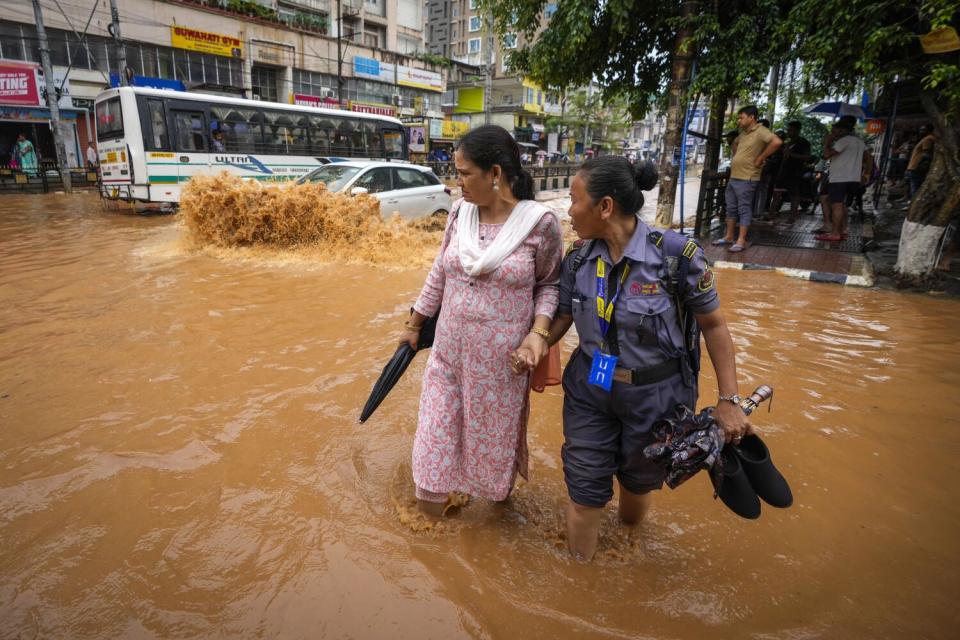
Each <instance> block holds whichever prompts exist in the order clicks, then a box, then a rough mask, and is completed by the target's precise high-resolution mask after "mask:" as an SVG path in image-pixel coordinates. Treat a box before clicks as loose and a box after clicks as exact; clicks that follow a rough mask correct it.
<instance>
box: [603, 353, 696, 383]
mask: <svg viewBox="0 0 960 640" xmlns="http://www.w3.org/2000/svg"><path fill="white" fill-rule="evenodd" d="M681 369H682V365H681V362H680V358H674V359H672V360H666V361H664V362H661V363H660V364H655V365H653V366H650V367H644V368H642V369H625V368H624V367H617V368H616V371H614V373H613V379H614V380H616V381H618V382H626V383H627V384H632V385H644V384H653V383H655V382H661V381H663V380H666V379H667V378H669V377H671V376H674V375H676V374H678V373H680V371H681Z"/></svg>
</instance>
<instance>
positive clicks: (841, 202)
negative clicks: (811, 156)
mask: <svg viewBox="0 0 960 640" xmlns="http://www.w3.org/2000/svg"><path fill="white" fill-rule="evenodd" d="M856 125H857V119H856V118H855V117H853V116H843V117H842V118H840V120H838V121H837V124H835V125H834V126H833V129H832V130H831V131H830V133H829V134H828V135H827V138H826V140H824V141H823V149H824V151H823V157H824V159H826V160H830V178H829V179H830V182H829V184H828V185H827V195H828V197H829V199H830V220H831V226H830V228H831V229H832V231H831V232H829V233H821V234H820V235H818V236H816V238H817V240H819V241H821V242H840V241H841V240H844V239H845V238H846V237H847V204H846V200H847V194H848V193H849V194H855V193H856V192H857V191H859V189H860V177H861V176H860V174H861V172H862V171H863V152H864V150H865V149H866V145H865V144H864V142H863V140H861V139H860V138H858V137H857V136H855V135H854V134H853V130H854V128H855V127H856ZM826 215H827V213H826V212H824V223H825V224H826Z"/></svg>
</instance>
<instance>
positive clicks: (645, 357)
mask: <svg viewBox="0 0 960 640" xmlns="http://www.w3.org/2000/svg"><path fill="white" fill-rule="evenodd" d="M650 231H651V229H650V227H648V226H647V225H646V224H645V223H643V222H642V221H640V219H639V218H638V219H637V229H636V231H635V232H634V234H633V237H632V238H631V239H630V242H629V243H628V244H627V246H626V248H625V249H624V252H623V258H621V260H620V262H619V263H617V264H616V265H614V269H610V265H611V260H610V254H609V253H608V251H607V245H606V243H605V242H604V241H602V240H597V241H594V243H593V246H592V248H591V250H590V252H589V253H588V254H587V257H586V258H585V259H584V260H583V262H582V263H581V264H580V267H579V269H577V271H576V272H574V271H573V267H572V263H573V258H574V256H575V255H576V251H571V252H570V253H569V254H568V256H567V257H566V258H565V259H564V261H563V264H562V266H561V268H560V303H559V305H558V307H557V314H558V315H559V314H568V315H570V314H572V315H573V320H574V323H575V324H576V327H577V333H578V334H579V336H580V349H581V350H582V351H583V352H584V353H585V354H586V355H587V357H590V356H592V355H593V353H594V351H595V350H597V349H599V348H600V345H601V338H602V336H601V334H600V326H599V322H598V320H597V260H598V259H600V258H603V260H605V261H606V263H607V269H606V274H607V285H606V291H607V300H608V301H609V299H610V297H611V296H612V295H613V293H614V291H616V287H617V283H619V281H620V274H621V273H622V270H623V268H624V266H625V265H624V264H623V263H624V260H629V264H630V271H629V273H628V274H627V278H626V279H625V280H624V282H623V284H622V285H621V287H622V289H621V292H620V295H619V297H618V298H617V301H616V305H615V306H614V312H613V313H614V319H615V321H614V322H613V323H612V325H611V328H610V332H611V333H612V332H614V331H615V332H616V338H615V340H613V339H611V338H610V335H609V334H608V339H607V342H608V343H613V344H612V345H609V344H608V352H610V351H611V350H612V351H619V353H618V354H617V355H619V357H620V360H619V362H618V363H617V365H618V366H620V367H626V368H628V369H641V368H644V367H649V366H652V365H656V364H660V363H661V362H663V361H665V360H668V359H670V358H676V357H680V356H681V355H682V353H683V351H682V350H683V339H682V337H681V331H680V324H679V319H678V316H677V309H676V307H675V304H674V301H673V297H672V296H671V295H670V293H669V292H668V291H667V290H666V287H665V283H666V281H667V275H668V273H667V267H666V264H665V261H664V253H663V250H662V248H661V247H658V246H657V245H656V244H654V243H653V242H652V241H651V240H650V238H649V237H648V235H649V234H650ZM683 304H684V305H685V306H686V308H688V309H690V310H691V311H692V312H693V313H698V314H702V313H709V312H711V311H713V310H715V309H717V308H718V307H719V306H720V300H719V298H718V296H717V290H716V282H715V278H714V274H713V271H712V270H711V269H710V266H709V264H708V263H707V259H706V256H704V254H703V249H701V248H700V247H697V250H696V252H695V254H694V256H693V258H692V259H691V261H690V268H689V271H688V273H687V278H686V288H685V293H684V296H683ZM611 346H612V349H611V348H610V347H611Z"/></svg>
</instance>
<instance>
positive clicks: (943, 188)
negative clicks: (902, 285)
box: [780, 0, 960, 279]
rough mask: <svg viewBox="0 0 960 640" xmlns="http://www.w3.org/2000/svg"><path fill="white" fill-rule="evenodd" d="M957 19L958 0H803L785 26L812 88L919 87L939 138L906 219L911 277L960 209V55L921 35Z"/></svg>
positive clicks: (902, 259) (900, 266)
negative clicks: (930, 45)
mask: <svg viewBox="0 0 960 640" xmlns="http://www.w3.org/2000/svg"><path fill="white" fill-rule="evenodd" d="M958 18H960V1H958V0H891V1H888V2H875V1H872V0H799V1H798V2H796V3H795V6H794V7H793V8H792V9H791V11H790V12H789V14H788V16H787V19H786V20H784V22H783V23H782V25H781V33H780V37H781V38H782V41H783V42H789V43H792V44H793V45H794V46H793V55H794V56H795V57H796V58H797V59H799V60H800V61H802V65H803V74H804V82H805V84H806V85H808V86H809V87H810V88H811V89H812V90H813V91H814V92H819V93H820V94H821V95H829V94H830V93H834V94H837V93H839V94H845V93H848V92H853V91H855V90H857V89H858V88H859V87H861V86H864V84H865V83H879V84H882V85H888V86H889V85H891V84H892V83H894V82H901V83H904V82H916V83H919V86H920V87H921V89H920V101H921V103H922V104H923V109H924V111H925V112H926V114H927V116H928V117H929V118H930V121H931V124H933V126H934V128H935V131H936V134H937V145H936V148H935V153H934V158H933V163H932V165H931V167H930V172H929V173H928V175H927V178H926V180H925V181H924V183H923V186H922V188H921V189H920V191H919V193H918V194H917V195H916V197H915V198H914V199H913V201H912V203H911V205H910V209H909V211H908V213H907V218H906V220H905V221H904V223H903V230H902V233H901V240H900V252H899V255H898V259H897V266H896V271H897V273H898V274H900V276H901V277H903V278H906V279H916V278H922V277H924V276H926V275H927V274H929V273H930V272H931V270H932V269H933V266H934V265H933V261H934V259H935V255H936V249H937V246H938V244H939V242H940V239H941V237H942V236H943V231H944V227H945V226H946V224H947V223H948V222H949V220H950V219H951V218H952V217H953V216H956V215H957V213H958V211H960V139H958V135H957V129H956V125H957V118H958V115H960V54H958V53H957V52H956V51H953V52H948V53H942V54H927V53H924V51H923V48H922V46H921V42H920V37H921V36H924V35H926V34H928V33H930V32H932V31H936V30H938V29H946V28H952V27H951V25H956V24H957V22H958Z"/></svg>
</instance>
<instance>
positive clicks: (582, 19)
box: [481, 0, 793, 118]
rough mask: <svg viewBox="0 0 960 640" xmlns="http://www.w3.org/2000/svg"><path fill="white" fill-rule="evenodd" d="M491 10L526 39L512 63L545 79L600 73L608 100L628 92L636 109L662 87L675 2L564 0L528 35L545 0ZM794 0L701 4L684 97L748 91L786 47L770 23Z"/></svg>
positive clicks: (487, 3) (548, 82) (677, 20)
mask: <svg viewBox="0 0 960 640" xmlns="http://www.w3.org/2000/svg"><path fill="white" fill-rule="evenodd" d="M481 4H482V5H483V6H484V7H485V10H492V11H493V15H494V27H495V29H496V30H497V32H498V33H500V34H504V33H509V32H520V33H523V34H524V35H525V36H526V40H527V42H528V43H530V42H532V44H528V45H527V46H525V47H523V48H520V49H518V50H516V51H515V52H514V53H513V55H512V56H511V58H510V64H511V66H512V68H513V69H515V70H516V71H518V72H520V73H524V74H526V75H529V76H531V77H532V78H534V79H535V80H537V81H538V82H540V83H541V84H542V85H544V86H545V87H551V88H563V87H570V86H583V85H586V84H587V83H588V82H590V81H591V80H593V79H596V80H597V81H599V83H600V85H601V87H602V89H603V93H604V96H605V98H607V99H612V98H613V97H614V96H623V97H626V98H627V101H628V104H629V107H630V110H631V112H632V114H633V116H634V117H637V118H639V117H642V116H643V115H644V114H645V113H646V112H647V110H648V109H649V108H650V107H651V106H652V105H653V104H655V103H654V101H653V98H656V97H661V98H662V97H664V96H665V95H666V90H665V89H666V85H667V82H668V81H669V78H670V62H671V60H670V52H671V51H672V50H673V48H674V40H675V38H676V34H677V31H678V29H679V28H680V27H681V26H684V22H683V20H684V19H683V18H681V16H680V10H681V5H682V2H681V0H649V1H645V2H634V1H633V0H564V1H563V2H559V3H557V12H556V13H555V14H554V15H553V18H552V19H551V21H550V23H549V25H548V26H547V28H546V29H545V30H543V31H542V33H540V34H539V37H538V38H536V39H535V40H534V39H533V36H534V35H535V34H536V33H537V31H538V29H539V27H540V16H541V12H542V10H543V8H544V7H545V5H546V0H496V1H494V0H482V3H481ZM791 4H793V3H792V2H785V1H783V0H725V1H724V2H709V1H705V2H701V3H700V11H699V12H698V13H697V15H696V16H694V17H693V18H692V19H690V24H689V26H690V27H691V28H692V29H693V38H692V39H691V40H690V41H689V47H690V49H691V53H693V54H694V55H695V58H696V73H695V74H694V77H693V81H692V83H691V85H690V86H689V87H684V90H685V92H686V95H687V96H688V97H689V96H692V95H695V94H701V95H713V94H717V95H731V96H735V97H745V96H746V95H749V93H750V92H755V91H757V90H759V88H760V87H761V86H762V85H763V82H764V79H765V78H766V75H767V71H768V70H769V68H770V65H771V63H772V62H773V61H775V60H777V59H779V58H780V57H782V56H784V55H785V51H786V49H787V48H788V47H787V46H786V45H785V44H784V42H783V40H780V39H777V38H775V36H776V35H777V24H778V22H779V21H780V20H782V19H783V18H784V16H785V15H786V12H787V10H788V9H789V6H790V5H791Z"/></svg>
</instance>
